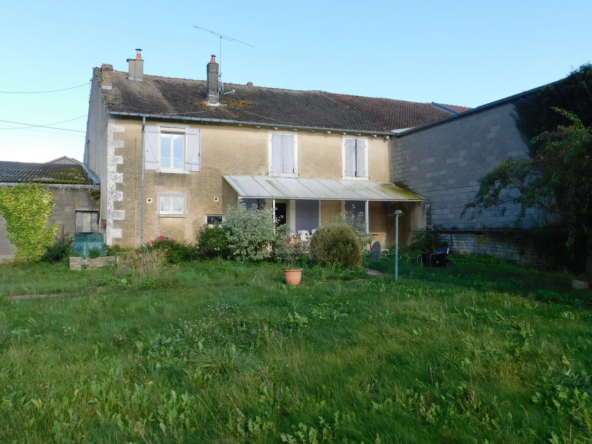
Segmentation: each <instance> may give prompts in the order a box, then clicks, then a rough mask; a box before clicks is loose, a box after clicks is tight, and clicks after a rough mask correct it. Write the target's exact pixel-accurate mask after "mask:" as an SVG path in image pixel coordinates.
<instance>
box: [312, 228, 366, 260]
mask: <svg viewBox="0 0 592 444" xmlns="http://www.w3.org/2000/svg"><path fill="white" fill-rule="evenodd" d="M310 254H311V255H312V258H313V260H314V261H315V262H316V263H317V264H318V265H321V266H323V267H332V266H341V267H345V268H350V267H357V266H358V265H360V261H361V260H362V245H361V244H360V241H359V239H358V236H357V234H356V232H355V231H354V230H353V229H352V228H351V227H350V226H349V225H346V224H343V223H341V224H340V223H329V224H325V225H322V226H321V227H320V228H319V229H318V230H317V232H316V233H315V234H314V236H313V237H312V240H311V241H310Z"/></svg>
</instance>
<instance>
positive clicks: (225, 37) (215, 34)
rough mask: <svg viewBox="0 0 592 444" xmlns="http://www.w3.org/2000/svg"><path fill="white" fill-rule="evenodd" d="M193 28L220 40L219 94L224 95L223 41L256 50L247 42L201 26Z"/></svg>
mask: <svg viewBox="0 0 592 444" xmlns="http://www.w3.org/2000/svg"><path fill="white" fill-rule="evenodd" d="M193 27H194V28H197V29H201V30H202V31H207V32H209V33H210V34H212V35H214V36H216V37H219V38H220V62H219V63H218V64H219V65H220V74H219V75H218V77H219V78H220V81H219V82H218V92H219V93H220V94H224V83H222V40H228V41H229V42H237V43H242V44H243V45H247V46H250V47H251V48H254V46H253V45H249V44H248V43H245V42H241V41H240V40H237V39H233V38H232V37H228V36H227V35H224V34H219V33H217V32H214V31H210V30H209V29H206V28H202V27H201V26H195V25H193Z"/></svg>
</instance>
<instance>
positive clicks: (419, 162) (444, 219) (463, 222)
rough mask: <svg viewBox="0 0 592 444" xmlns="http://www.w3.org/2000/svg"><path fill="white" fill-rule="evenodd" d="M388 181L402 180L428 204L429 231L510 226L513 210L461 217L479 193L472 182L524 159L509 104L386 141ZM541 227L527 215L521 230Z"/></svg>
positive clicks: (538, 219)
mask: <svg viewBox="0 0 592 444" xmlns="http://www.w3.org/2000/svg"><path fill="white" fill-rule="evenodd" d="M392 150H393V153H392V157H391V159H392V168H391V181H392V182H403V183H405V184H406V185H407V186H408V187H409V188H410V189H411V190H412V191H414V192H416V193H418V194H419V195H421V196H422V197H424V198H425V199H427V200H428V201H429V203H430V216H431V224H432V225H433V226H434V228H446V229H450V228H459V229H479V228H483V227H503V226H509V225H512V223H513V222H514V220H515V218H516V216H517V214H518V211H519V209H518V208H517V207H509V208H508V209H507V211H506V213H505V215H500V214H499V211H497V210H489V211H485V212H484V213H483V214H482V215H481V216H478V217H476V218H475V220H472V221H471V220H469V216H470V213H467V215H466V216H465V217H461V213H462V211H463V209H464V207H465V205H466V204H467V203H468V202H469V201H470V200H471V199H472V198H473V197H474V196H475V194H476V193H477V191H478V190H479V183H478V180H479V178H481V177H482V176H484V175H485V174H486V173H488V172H489V171H491V170H492V168H493V167H495V166H496V165H498V164H499V163H501V162H502V161H504V160H506V159H508V158H509V157H513V158H524V157H527V156H528V146H527V145H526V143H525V142H524V141H523V139H522V137H521V135H520V133H519V132H518V130H517V129H516V124H515V120H514V105H513V104H511V103H505V104H500V105H498V106H495V107H491V108H489V109H486V110H483V111H480V112H476V113H471V114H467V115H466V116H462V115H461V116H460V117H457V118H453V119H451V120H449V121H447V122H443V123H441V124H437V125H434V126H430V127H427V128H425V129H423V130H419V131H415V132H411V133H409V134H408V135H405V134H404V133H403V134H401V135H400V136H399V137H395V138H394V141H393V143H392ZM535 223H541V214H540V213H538V212H536V211H532V212H530V213H529V214H528V216H527V218H526V220H525V224H524V226H529V225H532V224H535Z"/></svg>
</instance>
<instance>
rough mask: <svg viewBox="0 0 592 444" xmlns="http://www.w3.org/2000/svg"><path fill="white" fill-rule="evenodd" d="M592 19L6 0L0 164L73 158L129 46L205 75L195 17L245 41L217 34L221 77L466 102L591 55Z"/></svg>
mask: <svg viewBox="0 0 592 444" xmlns="http://www.w3.org/2000/svg"><path fill="white" fill-rule="evenodd" d="M590 17H592V1H590V0H561V1H560V0H536V1H534V0H511V1H510V0H496V1H492V0H489V1H485V0H470V1H461V0H447V1H444V0H365V1H363V2H361V1H349V0H340V1H336V0H332V1H324V0H301V1H298V2H296V1H292V0H283V1H275V2H270V1H262V0H251V1H249V2H245V1H221V0H218V1H213V0H210V1H203V0H197V1H196V0H177V1H174V2H159V1H152V0H142V1H140V0H125V1H121V0H119V1H112V0H102V1H99V2H90V1H88V0H86V1H85V0H77V1H64V0H54V1H52V2H48V1H41V0H38V1H28V0H19V1H18V2H16V1H13V2H4V4H3V6H2V14H1V15H0V41H1V42H2V45H0V160H9V161H24V162H46V161H49V160H52V159H55V158H58V157H61V156H69V157H74V158H76V159H79V160H82V156H83V153H84V142H85V130H86V116H87V113H88V100H89V82H90V78H91V75H92V68H93V67H97V66H101V64H102V63H109V64H112V65H113V67H114V69H116V70H120V71H127V62H126V59H127V58H130V57H134V56H135V48H142V49H143V53H142V54H143V58H144V60H145V64H144V72H145V73H146V74H153V75H161V76H170V77H180V78H189V79H205V76H206V64H207V63H208V61H209V59H210V55H211V54H216V55H219V39H218V38H217V37H215V36H213V35H211V34H210V33H208V32H205V31H202V30H198V29H195V28H194V27H193V26H194V25H197V26H201V27H203V28H207V29H211V30H213V31H215V32H218V33H221V34H225V35H227V36H230V37H233V38H235V39H238V40H241V41H244V42H246V43H249V44H250V45H252V46H254V48H252V47H249V46H246V45H242V44H240V43H237V42H224V43H223V47H222V60H221V62H222V73H223V81H225V82H229V83H247V82H253V83H254V84H255V85H256V86H268V87H276V88H287V89H300V90H324V91H329V92H336V93H343V94H353V95H362V96H372V97H387V98H392V99H400V100H410V101H416V102H438V103H445V104H453V105H463V106H470V107H476V106H479V105H483V104H485V103H488V102H492V101H495V100H498V99H501V98H504V97H507V96H510V95H512V94H516V93H519V92H522V91H525V90H528V89H531V88H534V87H537V86H540V85H543V84H546V83H549V82H552V81H555V80H558V79H560V78H563V77H565V76H566V75H568V74H569V73H570V72H571V71H572V70H574V69H576V68H578V67H579V66H581V65H582V64H584V63H588V62H590V61H591V60H592V50H591V49H590V42H591V41H592V27H590V26H589V18H590ZM218 60H219V61H220V58H218ZM71 87H76V88H73V89H68V90H66V91H60V92H55V93H45V94H22V93H23V92H27V93H29V92H38V91H48V90H58V89H65V88H71ZM12 122H17V123H12ZM59 122H61V123H59ZM23 124H29V125H40V126H44V127H42V128H40V127H33V126H26V125H23ZM46 125H47V126H46ZM56 128H60V129H56ZM67 130H69V131H67Z"/></svg>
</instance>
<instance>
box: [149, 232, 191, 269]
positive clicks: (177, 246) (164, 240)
mask: <svg viewBox="0 0 592 444" xmlns="http://www.w3.org/2000/svg"><path fill="white" fill-rule="evenodd" d="M198 249H199V247H197V246H195V245H190V244H187V243H185V242H179V241H176V240H174V239H173V238H172V237H171V236H159V237H157V238H156V239H155V240H153V241H151V242H148V244H146V247H145V248H144V250H145V251H154V250H157V251H160V252H161V253H162V254H163V255H164V258H165V260H166V261H167V262H168V263H170V264H179V263H181V262H189V261H193V260H195V259H197V251H198Z"/></svg>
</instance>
